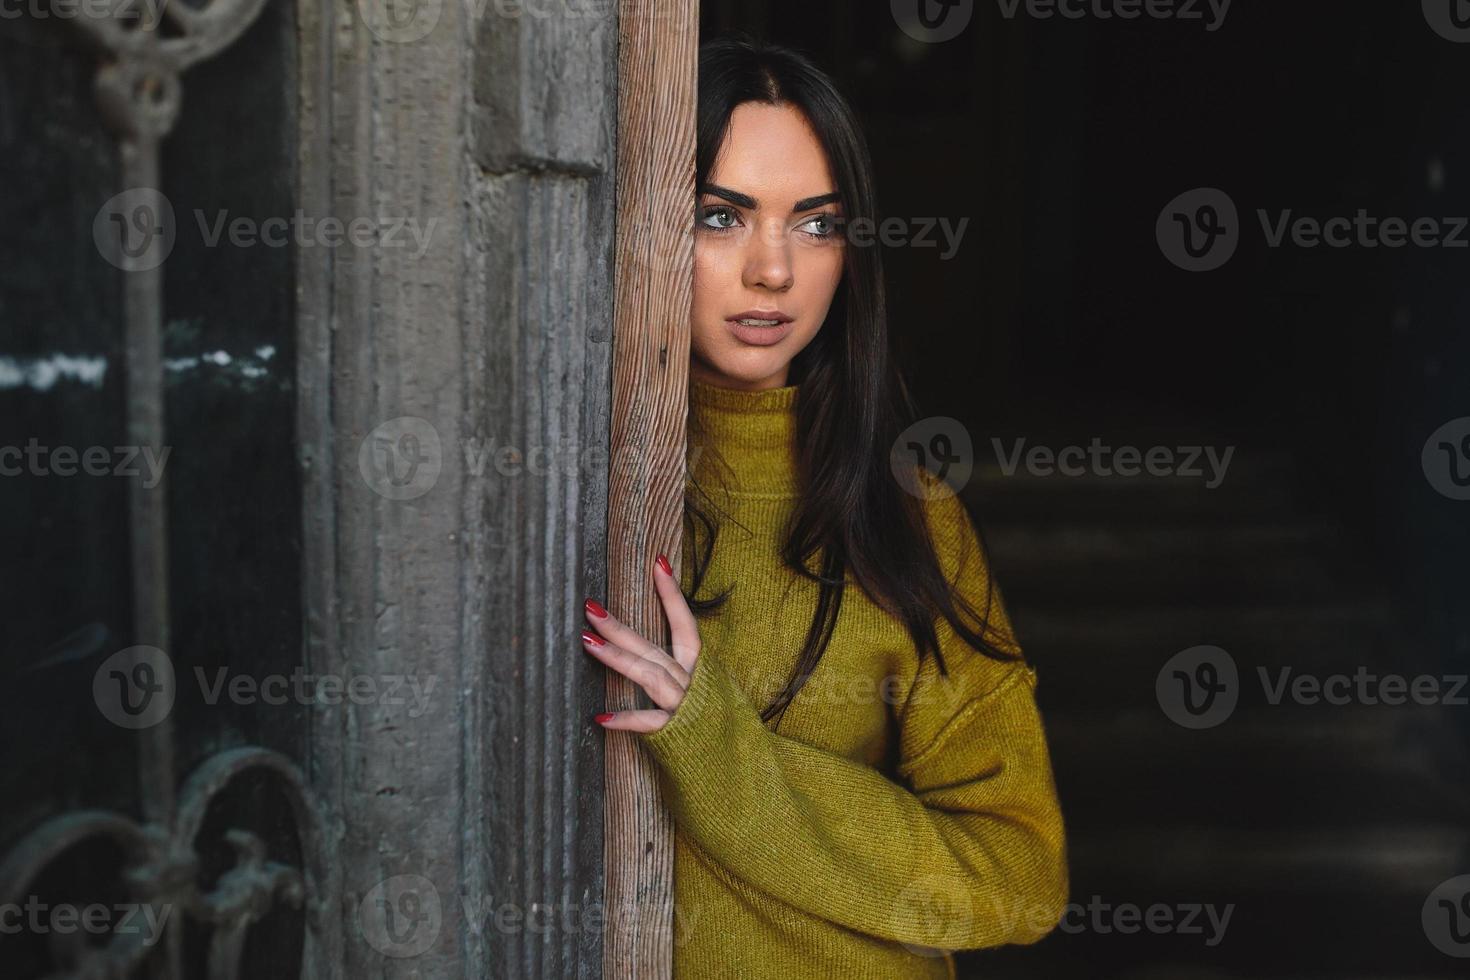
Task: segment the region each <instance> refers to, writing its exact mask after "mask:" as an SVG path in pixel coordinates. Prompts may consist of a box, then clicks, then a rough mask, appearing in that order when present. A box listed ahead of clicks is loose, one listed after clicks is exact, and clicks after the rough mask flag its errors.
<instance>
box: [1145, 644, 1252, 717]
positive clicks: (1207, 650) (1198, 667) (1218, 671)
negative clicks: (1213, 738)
mask: <svg viewBox="0 0 1470 980" xmlns="http://www.w3.org/2000/svg"><path fill="white" fill-rule="evenodd" d="M1154 693H1155V695H1156V696H1157V697H1158V700H1159V707H1160V708H1162V709H1163V712H1164V714H1165V715H1167V716H1168V717H1169V720H1170V721H1172V722H1174V723H1175V724H1176V725H1179V726H1180V727H1182V728H1195V729H1200V728H1214V727H1215V726H1216V725H1220V724H1223V723H1224V722H1225V720H1226V719H1228V718H1229V717H1230V716H1231V714H1233V713H1234V711H1235V706H1236V704H1237V703H1238V702H1239V700H1240V672H1239V670H1238V669H1237V668H1236V666H1235V658H1234V657H1232V656H1230V654H1229V653H1227V652H1226V651H1224V650H1222V649H1221V648H1219V647H1216V646H1208V645H1202V646H1196V647H1190V648H1189V649H1188V650H1181V651H1179V652H1178V653H1176V654H1174V656H1172V657H1170V658H1169V659H1168V660H1167V661H1166V662H1165V663H1164V666H1163V667H1162V668H1160V669H1159V675H1158V677H1157V678H1156V679H1155V681H1154Z"/></svg>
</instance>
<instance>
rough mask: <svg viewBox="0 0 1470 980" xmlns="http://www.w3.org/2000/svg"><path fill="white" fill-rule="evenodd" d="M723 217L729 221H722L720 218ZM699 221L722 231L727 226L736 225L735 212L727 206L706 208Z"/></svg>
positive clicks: (707, 226)
mask: <svg viewBox="0 0 1470 980" xmlns="http://www.w3.org/2000/svg"><path fill="white" fill-rule="evenodd" d="M721 218H724V219H727V220H728V223H721V222H720V221H719V220H718V219H721ZM712 219H714V220H712ZM699 223H700V224H701V225H703V226H704V227H706V228H714V229H716V230H720V231H723V230H724V229H726V228H733V227H735V212H733V211H731V210H730V209H729V208H725V207H716V208H706V209H705V211H704V212H703V213H702V214H701V215H700V219H699Z"/></svg>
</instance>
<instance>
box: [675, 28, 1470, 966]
mask: <svg viewBox="0 0 1470 980" xmlns="http://www.w3.org/2000/svg"><path fill="white" fill-rule="evenodd" d="M973 8H974V9H973V20H972V21H971V22H970V24H969V26H968V27H967V28H966V29H965V30H964V31H963V32H962V33H961V34H960V35H959V36H958V37H956V38H955V39H953V40H950V41H946V42H943V43H920V42H918V41H915V40H913V39H911V38H910V37H909V36H908V35H907V34H905V33H904V32H903V31H902V30H900V28H899V27H898V26H897V22H896V20H895V18H894V17H893V16H892V13H891V10H890V8H889V5H888V4H887V3H872V4H858V5H854V4H851V3H845V2H835V0H834V2H809V3H801V4H791V3H773V2H770V0H740V2H738V3H737V2H734V0H712V2H710V0H707V2H706V3H705V4H704V6H703V23H702V29H703V36H704V37H705V38H708V37H710V36H713V35H714V34H715V33H718V32H720V31H723V30H742V31H747V32H750V33H753V34H755V35H757V36H761V37H765V38H768V39H771V40H775V41H779V42H782V43H786V44H789V45H792V46H794V47H797V48H799V49H801V50H803V51H805V52H807V53H808V54H810V55H811V56H812V57H813V58H814V59H815V60H816V61H817V62H818V63H819V64H820V65H821V66H822V67H823V68H824V69H825V70H826V71H828V72H829V73H831V74H832V75H833V76H834V77H835V78H836V79H837V80H838V83H839V85H840V86H841V87H842V88H843V90H844V91H845V93H847V94H848V96H849V98H850V99H851V100H852V101H853V103H854V104H855V106H856V107H857V109H858V112H859V114H860V116H861V118H862V121H863V123H864V125H865V126H866V127H867V132H868V136H869V140H870V143H871V146H872V150H873V154H874V158H875V164H876V169H877V183H878V191H879V202H880V208H881V210H882V212H883V215H885V216H899V217H903V218H907V219H917V218H921V217H938V216H944V217H948V218H949V219H950V220H951V223H954V222H956V221H958V219H960V218H962V217H968V218H969V219H970V224H969V227H968V228H967V230H966V232H965V237H964V239H963V244H962V246H961V249H960V251H959V253H958V254H957V255H955V256H954V257H953V258H952V259H950V260H949V261H942V260H941V259H940V258H939V252H940V250H939V249H919V248H904V247H899V248H892V249H889V250H887V254H886V255H885V260H886V263H887V271H888V287H889V325H890V330H891V331H892V333H893V334H894V335H895V340H896V343H897V345H898V348H899V350H900V352H901V354H902V356H903V359H904V363H905V364H906V365H907V366H908V368H909V370H910V373H911V377H912V378H913V379H914V380H915V381H916V382H917V384H916V388H917V392H918V394H919V397H920V398H921V400H922V402H923V407H924V409H925V411H926V413H928V414H932V415H948V416H953V417H955V418H957V419H959V420H961V421H962V422H963V424H964V426H965V428H966V429H967V430H968V431H969V433H970V435H971V437H972V439H973V442H974V446H975V453H976V457H977V464H978V471H977V477H976V478H975V479H974V480H972V481H970V482H969V484H968V485H966V486H965V488H964V491H963V492H964V496H965V499H966V502H967V503H968V504H969V505H970V508H971V511H972V514H973V515H974V517H975V518H976V520H977V523H978V524H979V525H980V526H981V527H982V530H983V531H984V532H985V534H986V538H987V541H988V543H989V545H990V547H991V550H992V562H993V565H994V567H995V569H996V573H997V577H998V580H999V582H1000V585H1001V587H1002V588H1003V589H1004V590H1005V594H1006V597H1007V600H1008V603H1009V605H1010V606H1011V607H1012V611H1013V613H1014V616H1015V619H1016V622H1017V628H1018V630H1019V631H1020V634H1021V639H1022V641H1023V643H1025V644H1026V647H1027V650H1028V656H1029V657H1030V659H1031V660H1032V661H1033V662H1035V663H1036V665H1037V667H1038V672H1039V676H1040V678H1041V684H1040V687H1039V689H1038V697H1039V698H1040V700H1041V702H1042V708H1043V711H1044V712H1045V716H1046V720H1047V725H1048V732H1049V737H1050V739H1051V743H1052V750H1053V756H1054V763H1055V768H1056V772H1057V776H1058V784H1059V790H1060V792H1061V795H1062V799H1063V806H1064V811H1065V814H1066V817H1067V820H1068V828H1069V844H1070V847H1071V849H1072V855H1073V862H1072V900H1073V902H1074V903H1077V904H1078V905H1079V906H1082V907H1084V908H1085V907H1086V906H1087V905H1088V904H1089V903H1090V902H1091V901H1093V897H1094V896H1098V897H1099V900H1100V901H1102V902H1107V903H1110V904H1112V905H1118V904H1120V903H1128V902H1131V903H1134V904H1136V905H1138V906H1140V907H1142V908H1146V907H1148V906H1149V905H1152V904H1165V905H1169V906H1171V907H1172V908H1174V909H1179V908H1181V907H1182V906H1184V905H1187V904H1191V903H1201V904H1203V903H1214V904H1216V906H1217V907H1219V906H1223V905H1225V904H1227V903H1233V904H1234V906H1235V910H1234V913H1233V916H1232V919H1231V921H1230V923H1229V926H1228V927H1227V929H1226V932H1225V935H1224V939H1223V941H1221V942H1219V943H1218V944H1216V945H1214V946H1207V945H1206V944H1205V936H1201V935H1181V934H1178V933H1174V932H1165V933H1159V932H1155V933H1150V932H1149V931H1148V930H1142V931H1140V932H1138V933H1136V934H1122V933H1119V932H1117V931H1114V932H1111V933H1107V934H1105V933H1103V932H1102V931H1101V930H1099V929H1095V928H1092V927H1090V926H1087V925H1085V924H1084V922H1085V918H1086V917H1085V916H1083V915H1082V914H1081V912H1079V913H1078V914H1077V915H1076V916H1075V917H1074V918H1072V919H1070V920H1067V921H1070V922H1071V923H1073V924H1074V927H1073V928H1064V929H1060V930H1058V931H1057V932H1055V933H1053V934H1052V935H1051V936H1049V937H1048V938H1047V939H1045V940H1043V942H1042V943H1041V944H1040V946H1038V947H1036V948H1034V949H1020V948H1011V949H1007V950H1000V951H990V952H983V953H975V954H966V955H965V956H964V957H963V958H962V969H961V973H962V975H970V976H986V977H1000V976H1016V977H1021V976H1026V977H1035V976H1046V977H1063V976H1065V977H1145V976H1148V977H1216V976H1219V977H1224V976H1252V977H1257V976H1259V977H1277V976H1303V975H1311V976H1331V977H1358V976H1363V977H1366V976H1375V977H1380V976H1381V977H1388V976H1405V977H1407V976H1417V977H1430V976H1434V977H1441V976H1442V977H1449V976H1461V975H1463V974H1464V967H1463V961H1457V960H1455V959H1453V958H1450V957H1448V956H1445V955H1444V954H1442V953H1440V952H1439V951H1438V950H1436V949H1435V948H1434V947H1433V946H1432V945H1431V943H1430V942H1429V941H1428V940H1427V938H1426V934H1425V931H1424V928H1423V925H1422V923H1421V911H1422V908H1423V906H1424V903H1425V900H1426V899H1427V898H1428V896H1429V893H1430V891H1431V890H1433V889H1434V888H1435V886H1436V885H1438V884H1440V883H1441V882H1442V881H1444V880H1445V879H1447V878H1450V877H1452V876H1454V875H1458V874H1463V873H1466V872H1467V871H1470V852H1467V850H1466V840H1467V836H1470V835H1467V819H1466V818H1467V816H1470V805H1467V791H1466V787H1467V785H1470V783H1467V781H1466V775H1467V767H1466V765H1465V758H1466V753H1465V748H1466V743H1467V742H1470V726H1467V723H1466V719H1467V716H1470V710H1467V708H1466V707H1464V706H1460V707H1423V706H1415V705H1409V706H1405V707H1388V706H1383V705H1362V704H1354V705H1348V706H1341V707H1339V706H1333V705H1326V704H1317V705H1302V704H1292V703H1289V702H1287V703H1283V704H1281V705H1278V706H1272V705H1269V704H1267V703H1266V702H1265V699H1264V697H1263V696H1262V695H1261V685H1260V684H1259V683H1258V682H1257V681H1256V676H1257V675H1256V669H1257V668H1259V667H1265V668H1267V669H1269V670H1271V671H1273V674H1272V676H1273V678H1274V677H1275V674H1274V672H1275V671H1276V670H1278V669H1280V668H1282V667H1290V668H1291V669H1292V670H1293V672H1294V673H1296V674H1303V673H1306V674H1314V675H1318V676H1327V675H1330V674H1334V673H1345V674H1349V675H1351V674H1353V673H1354V671H1355V670H1356V669H1357V668H1358V667H1359V666H1364V667H1366V668H1367V669H1369V670H1372V671H1374V672H1376V673H1377V674H1379V675H1382V674H1387V673H1397V674H1403V675H1405V676H1407V677H1411V678H1412V677H1414V676H1416V675H1419V674H1430V675H1444V674H1455V673H1460V674H1463V673H1464V672H1465V671H1466V667H1467V663H1470V612H1467V610H1470V602H1467V600H1466V596H1467V595H1470V575H1467V571H1466V553H1467V545H1470V533H1467V527H1470V504H1467V503H1466V502H1463V501H1455V500H1451V499H1449V498H1448V497H1446V496H1443V495H1441V494H1440V493H1438V492H1436V491H1435V490H1434V489H1433V487H1432V486H1431V485H1430V484H1429V482H1428V481H1427V480H1426V477H1425V474H1424V472H1423V470H1422V468H1421V463H1420V453H1421V449H1422V448H1423V446H1424V444H1425V442H1426V440H1427V439H1428V437H1429V435H1430V433H1431V432H1433V431H1434V430H1435V429H1437V428H1438V427H1439V426H1441V425H1443V424H1444V423H1446V422H1448V421H1449V420H1451V419H1454V418H1459V417H1462V416H1466V415H1470V367H1467V364H1470V358H1467V355H1470V343H1467V335H1470V330H1467V326H1466V317H1467V315H1470V302H1467V300H1470V285H1467V283H1470V280H1467V276H1466V273H1467V271H1470V262H1467V260H1470V250H1467V249H1459V250H1452V249H1445V248H1417V247H1413V246H1406V247H1402V248H1396V249H1389V248H1383V247H1379V248H1376V249H1368V248H1362V247H1357V246H1356V245H1355V246H1352V247H1348V248H1329V247H1325V246H1319V247H1317V248H1314V249H1308V248H1299V247H1294V246H1292V245H1291V244H1290V243H1289V242H1288V243H1287V244H1285V245H1283V246H1282V247H1281V248H1270V247H1268V245H1267V242H1266V236H1265V235H1264V233H1263V232H1262V230H1261V225H1260V222H1259V220H1258V219H1257V215H1256V210H1257V209H1258V208H1261V209H1265V210H1266V211H1267V212H1268V214H1269V216H1270V218H1271V219H1272V220H1273V221H1274V220H1275V219H1276V218H1277V217H1278V216H1279V213H1280V212H1281V211H1282V210H1284V209H1290V210H1291V212H1292V214H1293V217H1295V216H1310V217H1314V218H1317V219H1319V220H1322V219H1326V218H1329V217H1333V216H1337V215H1344V216H1347V217H1352V216H1353V215H1354V214H1355V213H1356V211H1357V209H1359V208H1364V209H1366V210H1367V212H1368V213H1369V214H1370V215H1373V216H1376V217H1378V218H1380V219H1382V218H1385V217H1400V218H1403V219H1405V220H1407V221H1410V222H1412V221H1413V220H1414V219H1416V218H1420V217H1433V218H1448V217H1452V216H1464V215H1466V214H1470V153H1467V151H1470V135H1467V127H1466V125H1465V113H1464V95H1463V93H1464V91H1465V89H1466V83H1467V82H1470V45H1466V44H1456V43H1452V42H1450V41H1448V40H1446V39H1444V38H1442V37H1441V36H1439V35H1438V34H1437V33H1435V31H1433V30H1431V28H1430V27H1429V25H1428V23H1427V21H1426V19H1425V16H1424V13H1423V11H1422V10H1421V9H1420V5H1419V4H1417V3H1405V4H1395V5H1389V4H1380V5H1363V6H1359V7H1350V6H1348V5H1344V4H1320V3H1317V4H1281V3H1275V4H1259V3H1256V4H1247V3H1236V4H1233V5H1232V6H1231V8H1230V10H1229V12H1228V15H1227V17H1226V18H1225V20H1224V22H1223V25H1222V26H1221V27H1220V29H1218V30H1216V31H1213V32H1211V31H1208V30H1206V23H1205V22H1203V21H1198V20H1196V21H1181V20H1177V19H1167V20H1159V19H1148V18H1140V19H1138V20H1134V21H1123V20H1118V19H1112V20H1102V19H1098V18H1096V17H1092V16H1089V17H1086V18H1083V19H1080V20H1065V19H1063V18H1061V17H1054V18H1051V19H1037V18H1034V17H1029V16H1027V15H1026V13H1025V8H1024V6H1023V7H1021V8H1020V10H1021V13H1019V14H1018V15H1017V16H1016V17H1014V18H1011V19H1007V18H1006V17H1004V16H1002V14H1001V13H1000V10H1001V7H1000V6H999V5H998V4H996V3H983V2H982V3H975V4H974V5H973ZM1200 9H1201V10H1206V9H1207V8H1206V7H1205V6H1204V5H1200ZM1197 187H1215V188H1219V189H1221V190H1223V191H1225V192H1226V193H1227V194H1228V195H1229V196H1230V198H1231V199H1232V200H1233V201H1234V203H1235V205H1236V207H1237V209H1238V211H1239V215H1240V222H1241V228H1240V231H1239V234H1240V238H1239V242H1240V243H1239V247H1238V249H1237V251H1236V252H1235V254H1234V256H1233V257H1232V258H1231V259H1230V260H1229V261H1228V262H1227V263H1226V264H1225V265H1224V266H1223V267H1221V268H1219V269H1216V270H1214V271H1210V272H1187V271H1184V270H1182V269H1179V268H1176V267H1175V266H1174V265H1172V264H1171V263H1170V262H1169V261H1167V260H1166V258H1165V257H1164V255H1163V253H1162V252H1161V250H1160V246H1159V243H1158V241H1157V240H1156V236H1155V221H1156V219H1157V218H1158V216H1159V214H1160V212H1161V210H1162V209H1163V208H1164V206H1165V205H1166V203H1168V202H1170V201H1171V200H1172V199H1173V198H1174V197H1175V196H1176V195H1178V194H1180V193H1182V192H1184V191H1187V190H1190V189H1192V188H1197ZM1461 237H1462V238H1465V237H1466V236H1465V235H1464V234H1462V236H1461ZM1018 437H1022V438H1025V439H1026V440H1027V443H1028V445H1037V444H1039V445H1044V446H1049V447H1060V446H1065V445H1072V444H1078V445H1084V446H1085V445H1087V443H1088V442H1089V440H1091V439H1092V438H1093V437H1100V438H1101V439H1102V441H1103V442H1104V443H1107V444H1110V445H1113V446H1121V445H1134V446H1138V447H1141V448H1145V449H1146V448H1148V447H1151V446H1154V445H1166V446H1184V445H1210V446H1215V447H1217V448H1219V449H1221V450H1223V447H1226V446H1234V447H1235V450H1236V451H1235V456H1234V457H1233V460H1232V463H1231V467H1230V469H1229V471H1228V475H1227V478H1226V480H1225V481H1224V483H1223V484H1222V485H1221V486H1220V487H1218V488H1216V489H1213V490H1208V489H1205V488H1204V487H1203V486H1202V484H1201V481H1200V480H1189V479H1184V478H1181V477H1146V476H1145V477H1141V478H1133V479H1125V478H1122V477H1117V476H1112V477H1103V476H1098V475H1094V476H1089V477H1081V478H1071V477H1065V476H1061V475H1051V476H1027V475H1026V473H1025V471H1024V470H1022V471H1019V472H1018V474H1017V475H1015V476H1011V477H1007V476H1005V475H1004V474H1003V473H1002V472H1001V471H1000V470H999V469H997V468H996V467H995V465H994V450H993V444H992V439H1000V440H1001V443H1002V445H1003V446H1005V447H1006V449H1007V451H1009V449H1010V447H1011V445H1012V441H1013V440H1014V439H1016V438H1018ZM1200 644H1213V645H1218V646H1220V647H1222V648H1224V649H1225V650H1226V651H1228V652H1229V653H1230V654H1231V655H1232V656H1233V658H1234V659H1235V661H1236V663H1237V664H1238V665H1239V668H1240V675H1241V682H1242V691H1241V702H1240V706H1239V707H1238V708H1237V710H1236V712H1235V713H1234V714H1233V715H1232V716H1231V718H1230V719H1229V720H1228V721H1226V722H1225V723H1224V724H1221V725H1219V726H1218V727H1214V728H1211V729H1207V730H1201V731H1191V730H1187V729H1185V728H1183V727H1180V726H1178V725H1175V724H1173V723H1172V722H1170V721H1169V720H1168V718H1167V717H1166V716H1165V715H1164V713H1163V712H1162V711H1161V710H1160V707H1159V704H1158V701H1157V699H1156V696H1155V687H1154V683H1155V678H1156V676H1157V675H1158V672H1159V671H1160V668H1162V667H1163V665H1164V663H1165V661H1166V660H1168V659H1169V658H1170V657H1171V656H1172V655H1174V654H1175V653H1177V652H1179V651H1181V650H1184V649H1186V648H1190V647H1193V646H1196V645H1200ZM1176 914H1177V913H1176ZM1462 927H1463V921H1462Z"/></svg>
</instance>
